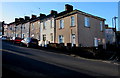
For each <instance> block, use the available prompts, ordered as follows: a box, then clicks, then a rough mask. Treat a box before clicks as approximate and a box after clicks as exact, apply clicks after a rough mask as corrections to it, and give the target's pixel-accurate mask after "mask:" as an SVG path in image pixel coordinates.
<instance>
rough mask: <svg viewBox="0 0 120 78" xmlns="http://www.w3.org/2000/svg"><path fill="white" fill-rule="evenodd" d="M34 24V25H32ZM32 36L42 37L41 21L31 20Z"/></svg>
mask: <svg viewBox="0 0 120 78" xmlns="http://www.w3.org/2000/svg"><path fill="white" fill-rule="evenodd" d="M32 24H34V26H32ZM30 36H31V37H33V38H36V39H38V40H39V39H40V21H39V20H38V21H35V22H31V24H30Z"/></svg>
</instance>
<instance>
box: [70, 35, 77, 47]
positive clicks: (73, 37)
mask: <svg viewBox="0 0 120 78" xmlns="http://www.w3.org/2000/svg"><path fill="white" fill-rule="evenodd" d="M71 43H72V47H73V46H74V45H75V44H76V43H75V34H72V35H71Z"/></svg>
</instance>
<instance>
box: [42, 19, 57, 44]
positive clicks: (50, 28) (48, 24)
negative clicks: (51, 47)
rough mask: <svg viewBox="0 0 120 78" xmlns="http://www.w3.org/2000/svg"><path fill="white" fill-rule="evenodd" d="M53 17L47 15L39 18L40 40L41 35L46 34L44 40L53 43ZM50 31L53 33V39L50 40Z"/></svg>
mask: <svg viewBox="0 0 120 78" xmlns="http://www.w3.org/2000/svg"><path fill="white" fill-rule="evenodd" d="M51 20H52V27H51ZM44 21H46V29H43V22H44ZM54 23H55V22H54V18H53V17H49V18H45V19H43V20H41V25H40V32H41V33H40V36H41V38H40V40H43V35H46V41H49V42H50V43H54V42H55V41H54V29H55V26H54ZM51 33H52V34H53V40H51Z"/></svg>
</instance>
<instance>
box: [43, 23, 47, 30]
mask: <svg viewBox="0 0 120 78" xmlns="http://www.w3.org/2000/svg"><path fill="white" fill-rule="evenodd" d="M43 29H46V21H44V22H43Z"/></svg>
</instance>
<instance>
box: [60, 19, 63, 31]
mask: <svg viewBox="0 0 120 78" xmlns="http://www.w3.org/2000/svg"><path fill="white" fill-rule="evenodd" d="M63 28H64V20H60V29H63Z"/></svg>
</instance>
